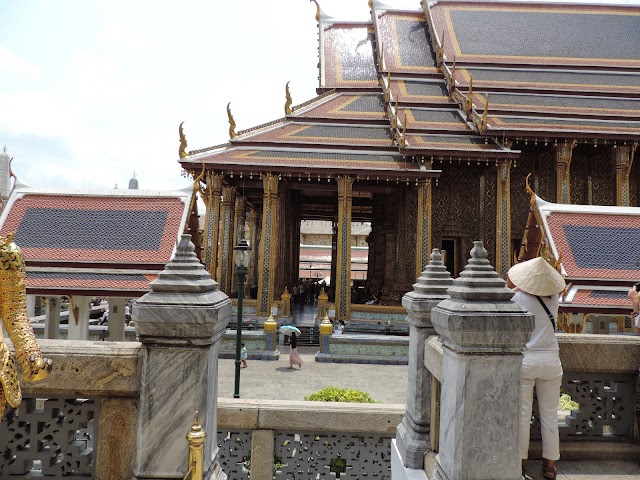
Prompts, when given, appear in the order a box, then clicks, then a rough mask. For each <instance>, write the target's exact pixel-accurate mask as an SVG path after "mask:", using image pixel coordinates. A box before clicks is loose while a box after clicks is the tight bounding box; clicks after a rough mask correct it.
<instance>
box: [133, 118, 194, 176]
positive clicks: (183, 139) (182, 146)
mask: <svg viewBox="0 0 640 480" xmlns="http://www.w3.org/2000/svg"><path fill="white" fill-rule="evenodd" d="M183 124H184V122H181V123H180V126H179V127H178V134H179V135H180V148H179V149H178V155H179V156H180V158H185V157H186V156H187V152H186V150H187V138H186V137H185V136H184V131H183V130H182V125H183ZM134 176H135V175H134Z"/></svg>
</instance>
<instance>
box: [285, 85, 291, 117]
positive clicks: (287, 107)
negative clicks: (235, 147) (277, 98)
mask: <svg viewBox="0 0 640 480" xmlns="http://www.w3.org/2000/svg"><path fill="white" fill-rule="evenodd" d="M289 83H291V82H287V85H286V86H285V88H284V95H285V99H286V101H285V102H284V114H285V115H289V114H290V113H293V110H291V103H293V100H292V99H291V92H290V91H289Z"/></svg>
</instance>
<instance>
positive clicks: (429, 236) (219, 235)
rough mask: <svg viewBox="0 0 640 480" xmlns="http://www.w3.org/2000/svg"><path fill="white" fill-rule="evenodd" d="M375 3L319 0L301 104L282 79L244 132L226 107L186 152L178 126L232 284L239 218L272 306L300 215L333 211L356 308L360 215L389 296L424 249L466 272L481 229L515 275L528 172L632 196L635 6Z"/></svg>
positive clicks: (500, 265) (343, 308)
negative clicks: (223, 129) (353, 8)
mask: <svg viewBox="0 0 640 480" xmlns="http://www.w3.org/2000/svg"><path fill="white" fill-rule="evenodd" d="M363 8H366V6H365V5H363ZM369 9H370V11H371V19H370V20H369V21H366V22H341V21H339V20H336V19H333V18H328V17H326V16H325V15H324V13H323V12H322V11H321V9H320V7H318V8H317V11H316V21H317V28H318V33H319V62H318V65H319V85H318V88H317V94H318V96H317V97H315V98H312V99H309V100H308V101H306V102H304V103H302V104H301V105H299V106H297V107H294V106H293V103H292V99H291V96H290V94H289V89H288V85H287V86H286V88H285V96H284V98H283V103H284V107H283V109H284V117H282V118H279V119H276V120H274V121H272V122H269V123H267V124H264V125H259V126H255V127H252V128H249V129H247V130H242V131H238V130H237V129H236V122H235V119H234V118H233V115H232V113H231V110H230V107H228V108H227V114H228V118H229V140H228V141H227V142H226V143H224V144H222V145H218V146H214V147H208V148H202V149H198V150H192V151H188V150H187V142H186V139H185V136H184V134H183V131H182V126H181V127H180V149H179V155H180V163H181V165H182V167H183V169H184V170H185V171H186V172H188V173H189V174H192V175H194V177H195V176H196V175H198V174H199V173H200V172H201V169H202V168H203V166H204V169H205V174H204V178H203V180H202V188H201V193H202V196H203V199H204V203H205V205H206V212H205V217H206V223H205V231H204V241H203V245H202V250H201V251H200V255H201V260H202V261H203V262H204V264H205V267H206V268H207V269H208V270H209V272H210V273H211V274H212V276H213V277H214V278H215V279H216V280H217V281H218V282H219V283H220V287H221V289H222V290H223V291H225V292H227V293H230V292H232V290H233V289H234V286H233V284H234V280H233V262H232V254H233V252H232V250H233V246H234V245H235V244H236V243H237V241H238V239H239V237H240V236H241V235H242V232H244V231H245V224H246V225H247V226H248V232H249V238H248V240H249V242H250V244H251V245H252V246H253V261H252V266H251V268H250V271H249V279H248V283H249V284H252V285H253V283H254V282H255V283H257V285H258V298H257V301H256V302H257V304H256V312H257V315H258V316H265V315H267V314H268V312H269V310H270V307H271V306H272V304H273V303H274V301H276V299H277V298H278V297H279V295H280V294H281V293H282V292H283V291H284V290H285V287H286V286H287V285H293V283H294V282H295V280H296V279H297V277H298V275H299V270H300V269H299V263H300V247H299V245H300V242H299V239H300V224H301V221H303V220H326V221H331V222H333V226H334V234H333V237H334V238H333V241H332V269H331V271H332V273H331V277H332V280H333V281H332V285H335V288H336V291H335V304H336V308H335V310H336V317H337V318H339V319H344V320H349V319H350V318H351V298H350V295H351V292H350V285H351V280H352V279H351V269H350V268H349V267H348V264H349V261H350V259H351V242H350V238H351V232H350V229H351V224H352V222H368V223H370V224H371V233H370V234H369V236H368V247H369V257H368V267H367V275H366V281H367V284H368V285H369V287H370V288H371V289H376V290H377V289H380V290H382V292H383V300H384V303H385V305H384V306H380V308H388V307H389V306H390V305H393V304H398V301H399V299H400V298H401V296H402V295H403V294H404V293H405V292H407V291H409V290H410V289H411V285H412V284H413V283H414V282H415V279H416V277H417V276H419V274H420V272H421V271H422V269H423V267H424V265H425V263H426V262H427V260H428V258H427V254H428V252H430V251H431V249H432V248H439V249H441V250H444V251H445V260H446V265H447V268H448V269H449V271H450V272H451V273H452V274H453V275H454V276H457V275H458V274H459V272H460V271H461V269H462V268H463V266H464V265H465V263H466V260H467V258H468V252H469V251H470V250H471V248H472V242H473V241H474V240H482V241H483V242H484V245H485V246H486V247H487V249H488V251H489V260H490V261H491V263H492V264H493V265H495V267H496V270H497V271H498V272H499V273H500V274H501V275H505V274H506V272H507V270H508V269H509V267H510V266H511V265H512V264H513V262H514V261H515V260H516V254H517V252H518V251H519V250H520V247H521V243H522V232H523V231H524V230H525V227H526V225H527V218H528V215H529V210H530V204H529V198H530V196H529V195H528V194H527V193H526V192H525V178H526V177H527V176H528V175H529V174H531V188H532V189H533V191H535V192H536V194H537V195H539V196H540V197H541V198H545V199H547V200H549V201H553V202H555V203H557V204H584V205H603V206H637V205H638V190H639V187H640V167H639V166H638V163H637V162H635V163H634V162H633V157H634V153H635V150H636V146H637V141H638V138H640V120H639V119H640V99H639V97H640V43H638V41H637V32H639V31H640V8H639V7H638V6H611V5H608V6H599V5H575V4H572V5H560V4H551V3H548V4H544V3H540V4H538V3H536V4H535V5H532V4H526V3H489V2H456V1H442V2H436V3H432V4H429V3H428V2H426V1H425V2H423V4H422V6H420V5H419V4H418V2H417V0H416V10H415V11H405V10H393V9H391V8H390V7H387V6H384V5H382V4H379V3H378V2H373V1H370V2H369ZM310 28H311V27H310ZM309 53H310V54H311V52H309ZM239 120H240V121H241V119H239ZM635 270H636V271H638V270H640V267H638V266H636V267H635ZM375 307H377V306H376V305H372V306H371V308H372V309H373V308H375Z"/></svg>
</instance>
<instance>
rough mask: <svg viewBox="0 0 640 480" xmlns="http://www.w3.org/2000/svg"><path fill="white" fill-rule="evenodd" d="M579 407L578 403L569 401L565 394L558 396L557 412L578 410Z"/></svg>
mask: <svg viewBox="0 0 640 480" xmlns="http://www.w3.org/2000/svg"><path fill="white" fill-rule="evenodd" d="M578 408H580V405H578V403H576V402H574V401H573V400H571V397H570V396H569V395H567V394H566V393H563V394H562V395H560V405H559V406H558V410H578Z"/></svg>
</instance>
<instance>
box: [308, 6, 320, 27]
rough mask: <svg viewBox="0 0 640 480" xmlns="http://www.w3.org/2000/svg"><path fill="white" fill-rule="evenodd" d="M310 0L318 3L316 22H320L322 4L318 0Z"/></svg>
mask: <svg viewBox="0 0 640 480" xmlns="http://www.w3.org/2000/svg"><path fill="white" fill-rule="evenodd" d="M309 1H310V2H313V3H315V4H316V22H318V23H320V4H319V3H318V2H317V0H309Z"/></svg>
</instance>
